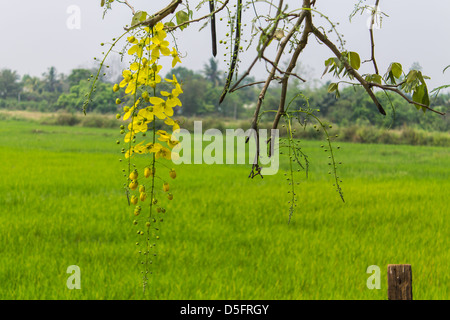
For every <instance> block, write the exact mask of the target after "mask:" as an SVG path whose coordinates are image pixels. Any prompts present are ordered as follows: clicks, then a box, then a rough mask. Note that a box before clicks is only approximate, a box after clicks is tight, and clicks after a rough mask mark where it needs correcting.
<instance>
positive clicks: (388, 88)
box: [368, 82, 445, 116]
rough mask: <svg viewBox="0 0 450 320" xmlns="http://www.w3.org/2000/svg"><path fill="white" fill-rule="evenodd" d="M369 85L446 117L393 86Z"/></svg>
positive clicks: (374, 83) (370, 83) (373, 83)
mask: <svg viewBox="0 0 450 320" xmlns="http://www.w3.org/2000/svg"><path fill="white" fill-rule="evenodd" d="M368 84H369V86H372V87H378V88H380V89H383V90H387V91H392V92H395V93H396V94H398V95H399V96H401V97H402V98H403V99H405V100H406V101H407V102H408V103H410V104H414V105H416V106H419V107H422V108H426V109H427V110H430V111H432V112H435V113H437V114H440V115H441V116H444V115H445V113H444V112H440V111H437V110H434V109H432V108H430V107H429V106H427V105H425V104H423V103H419V102H415V101H413V100H411V99H410V98H408V97H407V96H406V95H405V94H404V93H403V92H401V91H400V90H399V89H397V88H395V87H393V86H389V85H382V84H379V83H376V82H368Z"/></svg>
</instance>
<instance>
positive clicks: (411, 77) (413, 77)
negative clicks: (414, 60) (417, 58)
mask: <svg viewBox="0 0 450 320" xmlns="http://www.w3.org/2000/svg"><path fill="white" fill-rule="evenodd" d="M417 77H418V71H417V70H411V71H410V72H408V75H407V76H406V82H407V83H412V82H414V81H416V80H417Z"/></svg>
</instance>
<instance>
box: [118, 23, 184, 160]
mask: <svg viewBox="0 0 450 320" xmlns="http://www.w3.org/2000/svg"><path fill="white" fill-rule="evenodd" d="M144 31H145V32H146V34H147V36H146V37H143V38H141V39H137V38H136V37H135V36H131V37H128V42H129V43H130V44H131V47H130V49H129V50H128V54H129V55H132V56H134V57H135V58H136V60H135V62H133V63H132V64H131V65H130V68H129V69H126V70H124V71H123V72H122V76H123V80H122V81H121V82H120V83H119V84H118V87H120V88H124V87H126V89H125V94H128V95H130V96H131V95H133V96H134V97H137V96H138V98H137V99H134V100H133V101H134V104H133V105H132V106H131V107H129V106H125V107H124V108H123V112H124V114H123V120H124V121H129V124H128V133H127V134H126V135H125V139H124V141H125V142H126V143H128V144H129V148H128V150H127V151H126V152H125V157H126V158H129V157H131V156H133V154H135V153H137V154H145V153H155V157H156V159H159V158H165V159H169V160H170V159H171V158H172V152H171V149H172V148H173V147H174V146H175V145H177V144H178V141H177V140H176V139H175V138H174V136H173V132H175V131H176V130H179V128H180V127H179V125H178V123H177V121H175V120H174V119H172V118H171V117H172V116H173V115H174V111H173V108H175V107H177V106H179V107H181V101H180V99H179V98H178V96H179V95H180V94H182V93H183V90H182V89H181V85H180V83H179V82H178V80H177V78H176V76H175V75H173V76H172V79H164V80H165V81H166V82H167V83H170V84H171V85H172V90H171V91H160V92H159V93H160V96H161V97H157V96H156V95H153V96H150V94H149V92H148V91H147V90H146V89H145V88H148V87H150V88H153V89H154V92H156V91H155V88H156V85H157V84H158V83H160V82H161V81H162V79H161V76H160V75H159V72H160V71H161V69H162V66H161V65H158V62H159V60H160V58H161V57H162V56H167V57H171V58H172V68H173V67H175V65H176V64H177V63H179V62H181V60H180V59H179V57H178V53H177V51H176V49H175V48H172V50H170V49H169V42H168V41H167V40H165V38H166V36H167V34H166V32H165V31H164V25H163V23H161V22H159V23H158V24H156V25H155V26H154V27H153V28H152V30H150V28H149V27H147V28H144ZM117 89H118V88H117V84H116V85H114V88H113V90H117ZM138 93H140V94H139V95H138ZM155 119H159V120H161V121H163V122H164V123H165V124H166V125H167V126H169V127H172V134H170V133H168V132H167V131H165V130H158V131H157V132H156V135H158V136H159V137H158V140H159V141H160V142H165V144H166V145H167V146H163V145H162V144H161V143H159V142H155V141H151V142H146V141H141V142H139V143H138V144H136V145H132V144H131V143H130V141H131V142H135V138H136V134H138V133H145V132H147V130H148V127H149V124H150V123H151V122H152V121H155Z"/></svg>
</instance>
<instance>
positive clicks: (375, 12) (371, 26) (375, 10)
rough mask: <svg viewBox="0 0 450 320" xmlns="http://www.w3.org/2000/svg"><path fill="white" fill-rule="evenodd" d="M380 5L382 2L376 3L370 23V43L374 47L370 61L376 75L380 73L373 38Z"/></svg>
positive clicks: (378, 0)
mask: <svg viewBox="0 0 450 320" xmlns="http://www.w3.org/2000/svg"><path fill="white" fill-rule="evenodd" d="M379 3H380V0H377V1H376V2H375V8H374V10H373V12H372V20H371V22H370V28H369V32H370V43H371V45H372V48H371V54H372V57H371V58H370V60H372V62H373V67H374V68H375V73H376V74H379V71H378V66H377V62H376V60H375V41H374V37H373V25H374V23H375V15H376V14H377V11H378V5H379Z"/></svg>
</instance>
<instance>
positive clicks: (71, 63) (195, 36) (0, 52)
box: [0, 0, 450, 89]
mask: <svg viewBox="0 0 450 320" xmlns="http://www.w3.org/2000/svg"><path fill="white" fill-rule="evenodd" d="M129 2H130V3H132V4H133V5H134V6H135V8H136V9H141V10H146V11H148V12H154V11H156V10H159V9H160V8H162V7H164V6H165V5H166V4H168V3H170V0H160V1H159V0H158V1H156V0H130V1H129ZM189 2H190V5H191V8H194V7H195V5H196V4H197V3H198V2H199V1H198V0H190V1H189ZM231 2H233V0H232V1H231ZM274 2H277V1H274ZM357 2H358V0H317V6H316V8H317V9H318V10H320V11H321V12H322V13H324V14H326V15H327V16H329V18H330V19H331V20H332V21H335V22H339V23H340V25H339V26H338V30H339V31H340V32H341V33H343V34H345V37H344V39H345V40H346V41H347V44H346V48H347V50H350V51H357V52H358V53H359V54H360V55H361V58H362V60H365V59H368V58H369V55H370V42H369V31H368V29H367V27H366V21H367V19H368V18H369V15H368V14H363V15H357V16H356V17H355V18H354V19H353V20H352V23H349V19H348V17H349V15H350V13H351V12H352V10H353V8H354V5H355V4H356V3H357ZM149 3H151V5H149ZM285 3H288V4H291V6H290V7H294V4H301V3H302V1H301V0H285ZM366 3H367V4H373V3H374V1H373V0H367V1H366ZM380 4H381V9H382V11H383V12H385V13H386V14H388V15H389V17H387V18H384V20H383V26H382V28H381V29H380V30H375V40H376V54H377V61H378V65H379V68H380V72H381V73H384V71H385V70H386V68H387V67H388V66H389V64H390V62H394V61H395V62H400V63H402V64H403V66H404V68H405V69H406V70H407V69H409V67H410V66H411V64H412V63H413V62H419V63H420V65H421V66H422V67H423V70H424V73H425V74H426V75H428V76H430V77H431V80H430V81H429V88H430V89H432V88H434V87H436V86H439V85H441V84H447V83H450V69H449V70H448V71H447V72H446V73H445V74H443V72H442V70H443V69H444V68H445V67H446V66H447V65H449V64H450V41H449V40H450V37H449V36H448V34H449V31H450V19H449V18H448V17H449V14H450V1H444V0H429V1H426V2H424V1H420V0H389V1H388V0H381V2H380ZM71 5H75V6H77V7H78V8H79V9H80V29H69V28H68V27H67V20H68V19H69V18H70V14H69V13H68V12H67V10H68V8H69V7H70V6H71ZM204 9H205V10H206V9H207V7H206V6H205V8H204ZM205 10H202V11H201V12H196V11H195V10H194V16H195V17H198V16H200V15H203V14H205V13H206V11H205ZM250 13H251V11H249V12H247V14H250ZM102 14H103V9H102V8H100V0H69V1H68V0H22V1H6V0H0V30H1V31H0V37H1V39H0V43H1V47H0V69H3V68H9V69H12V70H16V71H17V72H18V73H19V74H20V75H24V74H30V75H35V76H40V75H41V74H42V73H44V72H45V71H46V70H47V69H48V67H50V66H55V67H56V69H57V71H58V72H62V73H65V74H68V73H69V72H70V70H71V69H73V68H77V67H91V66H92V65H93V64H92V63H93V57H100V56H101V52H102V51H105V47H101V46H100V43H101V42H108V41H110V40H111V39H112V38H113V37H117V36H118V35H120V34H121V33H122V31H123V26H124V25H125V24H127V23H129V22H130V20H131V11H130V10H129V9H128V8H126V7H125V6H123V5H119V4H115V6H114V7H113V10H112V11H110V12H109V13H108V14H107V15H106V17H105V19H103V20H102ZM245 17H247V19H248V17H249V16H248V15H246V16H245ZM321 21H324V20H321ZM316 24H319V21H317V22H316ZM201 25H202V23H197V24H196V25H195V26H193V27H192V28H188V29H186V30H184V31H182V32H178V33H177V37H178V46H179V48H180V51H181V52H182V53H183V54H186V53H187V56H186V57H185V58H184V59H183V65H184V66H186V67H187V68H189V69H193V70H201V69H202V67H203V64H204V63H206V62H207V60H208V59H209V58H210V57H211V56H212V54H211V45H210V33H209V30H210V29H209V27H206V28H205V29H204V30H202V31H201V32H199V31H198V29H199V28H200V26H201ZM226 32H228V30H224V29H219V30H218V33H219V39H218V40H220V39H222V37H223V35H224V33H226ZM275 45H276V44H275V43H273V44H272V46H275ZM225 52H226V50H225V48H224V46H219V48H218V61H219V67H221V69H225V66H226V65H225V63H224V62H223V54H224V53H225ZM249 53H251V52H249V51H248V52H246V54H244V55H241V56H240V57H241V59H242V61H243V62H242V66H241V71H243V70H244V69H245V66H246V63H248V62H249V61H251V60H252V59H253V56H254V55H251V54H249ZM331 56H332V53H331V52H330V51H329V50H328V48H326V47H324V46H323V45H319V44H318V42H317V41H316V40H315V38H314V37H312V36H311V37H310V38H309V45H308V47H307V49H306V50H305V51H304V53H302V55H301V56H300V59H299V60H300V62H299V63H300V64H301V65H302V66H303V67H304V68H305V70H309V73H308V74H307V75H305V77H306V78H312V77H314V78H319V77H320V76H321V74H322V72H323V68H324V67H323V66H324V65H323V62H324V60H325V59H327V58H328V57H331ZM371 70H372V69H371V65H369V64H365V65H364V66H363V69H362V70H361V72H362V73H364V72H365V71H367V72H372V71H371ZM166 71H168V70H167V69H166ZM253 75H255V76H256V77H257V78H261V77H262V76H263V75H264V68H262V67H259V68H257V70H256V73H254V74H253Z"/></svg>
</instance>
